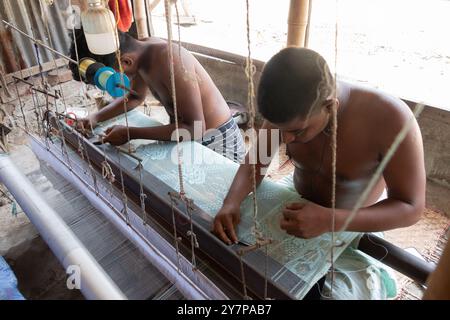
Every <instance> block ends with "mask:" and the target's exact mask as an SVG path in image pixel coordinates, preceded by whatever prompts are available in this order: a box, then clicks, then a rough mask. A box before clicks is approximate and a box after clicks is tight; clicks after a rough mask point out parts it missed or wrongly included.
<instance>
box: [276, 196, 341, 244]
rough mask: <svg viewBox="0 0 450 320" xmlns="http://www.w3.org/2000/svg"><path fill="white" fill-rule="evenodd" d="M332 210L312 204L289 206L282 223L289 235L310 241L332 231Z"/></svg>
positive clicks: (284, 212)
mask: <svg viewBox="0 0 450 320" xmlns="http://www.w3.org/2000/svg"><path fill="white" fill-rule="evenodd" d="M332 214H333V213H332V210H331V209H329V208H325V207H322V206H319V205H317V204H315V203H312V202H307V203H300V202H294V203H291V204H288V205H287V206H286V207H285V208H284V210H283V215H282V218H281V221H280V227H281V229H283V230H285V231H286V232H287V233H288V234H290V235H293V236H296V237H299V238H305V239H310V238H314V237H317V236H320V235H321V234H323V233H325V232H329V231H330V230H331V222H332Z"/></svg>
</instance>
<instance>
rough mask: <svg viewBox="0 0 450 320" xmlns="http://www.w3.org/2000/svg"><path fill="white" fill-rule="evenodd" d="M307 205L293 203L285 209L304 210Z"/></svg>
mask: <svg viewBox="0 0 450 320" xmlns="http://www.w3.org/2000/svg"><path fill="white" fill-rule="evenodd" d="M305 205H306V203H302V202H291V203H288V204H287V205H286V207H285V208H286V209H291V210H298V209H302V208H303V207H304V206H305Z"/></svg>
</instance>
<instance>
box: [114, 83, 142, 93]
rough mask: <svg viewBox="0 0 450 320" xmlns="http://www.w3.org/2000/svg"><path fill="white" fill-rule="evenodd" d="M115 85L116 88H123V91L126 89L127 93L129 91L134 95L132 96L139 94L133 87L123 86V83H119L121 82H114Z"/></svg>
mask: <svg viewBox="0 0 450 320" xmlns="http://www.w3.org/2000/svg"><path fill="white" fill-rule="evenodd" d="M116 87H117V88H120V89H123V90H125V91H128V92H129V93H131V94H132V95H134V96H138V95H139V94H138V93H137V92H136V91H134V90H133V89H130V88H128V87H125V86H124V85H123V84H121V83H118V84H116Z"/></svg>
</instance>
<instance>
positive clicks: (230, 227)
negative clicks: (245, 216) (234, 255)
mask: <svg viewBox="0 0 450 320" xmlns="http://www.w3.org/2000/svg"><path fill="white" fill-rule="evenodd" d="M224 225H225V228H226V230H225V231H226V233H227V234H228V236H229V237H230V238H231V241H233V242H234V243H238V239H237V236H236V232H235V231H234V225H233V222H232V221H231V219H229V218H228V219H226V220H225V223H224Z"/></svg>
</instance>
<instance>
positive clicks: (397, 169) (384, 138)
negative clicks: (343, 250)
mask: <svg viewBox="0 0 450 320" xmlns="http://www.w3.org/2000/svg"><path fill="white" fill-rule="evenodd" d="M406 108H407V107H406V106H402V107H401V108H394V109H393V108H392V106H390V108H389V107H388V108H387V109H389V110H392V112H391V113H389V118H385V120H384V123H385V128H383V130H382V131H380V130H374V131H373V132H374V134H377V135H379V136H380V139H379V140H381V143H380V145H379V146H375V145H374V146H373V147H379V148H380V150H382V153H383V155H384V154H385V153H386V152H387V150H388V149H389V147H390V146H391V144H392V142H393V141H394V138H395V136H396V135H397V134H398V132H399V131H400V130H401V128H402V127H403V126H404V125H405V123H406V122H407V121H409V119H410V117H411V116H412V114H411V112H410V110H405V109H406ZM383 176H384V180H385V181H386V187H387V190H388V198H387V199H385V200H383V201H380V202H377V203H375V204H374V205H371V206H368V207H365V208H361V209H360V210H359V211H358V212H357V214H356V215H355V217H354V218H353V219H352V220H351V222H350V224H349V225H348V227H347V228H346V230H347V231H357V232H376V231H385V230H390V229H395V228H401V227H407V226H410V225H412V224H414V223H416V222H417V221H418V220H419V219H420V217H421V214H422V211H423V209H424V206H425V185H426V175H425V166H424V156H423V145H422V136H421V134H420V129H419V126H418V124H417V122H416V121H415V120H414V123H413V125H412V126H411V129H410V131H409V133H408V134H407V135H406V138H405V139H404V140H403V142H402V143H401V144H400V146H399V147H398V149H397V151H396V152H395V154H394V156H393V157H392V159H391V160H390V161H389V163H388V165H387V166H386V168H385V170H384V172H383ZM350 214H351V210H347V209H337V210H336V220H335V230H340V229H342V227H343V226H344V225H345V223H346V220H347V218H348V217H349V216H350ZM280 227H281V228H282V229H283V230H285V231H286V232H287V233H288V234H291V235H294V236H297V237H301V238H313V237H317V236H319V235H321V234H323V233H325V232H331V231H332V210H331V209H330V208H325V207H322V206H319V205H317V204H314V203H293V204H290V205H288V206H287V207H286V208H285V209H284V210H283V217H282V220H281V222H280Z"/></svg>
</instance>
